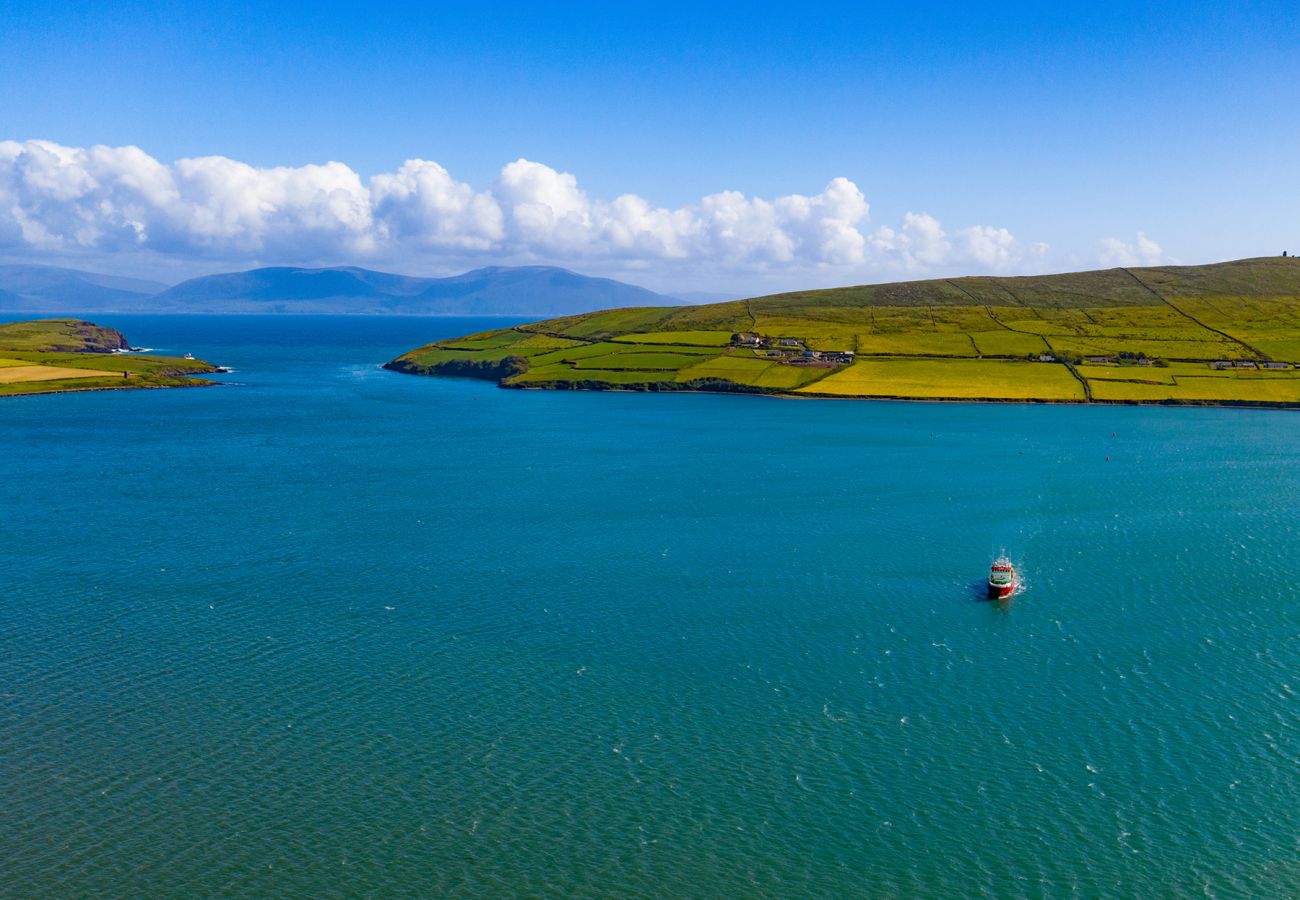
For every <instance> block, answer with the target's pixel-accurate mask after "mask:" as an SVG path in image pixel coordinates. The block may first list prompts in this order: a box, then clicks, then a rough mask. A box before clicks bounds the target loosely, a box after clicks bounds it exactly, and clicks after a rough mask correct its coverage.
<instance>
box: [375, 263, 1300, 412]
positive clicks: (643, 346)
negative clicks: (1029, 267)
mask: <svg viewBox="0 0 1300 900" xmlns="http://www.w3.org/2000/svg"><path fill="white" fill-rule="evenodd" d="M1298 363H1300V260H1297V259H1295V258H1292V257H1265V258H1258V259H1243V260H1236V261H1233V262H1224V263H1216V264H1213V265H1203V266H1160V267H1148V268H1116V269H1105V270H1100V271H1092V272H1077V273H1069V274H1060V275H1042V276H1028V277H1008V278H1004V277H965V278H952V279H935V280H929V281H912V282H900V283H895V284H877V285H862V286H858V287H846V288H832V289H828V290H815V291H801V292H796V293H788V294H777V295H773V296H768V297H757V298H754V299H751V300H740V301H734V302H729V303H713V304H707V305H701V306H688V307H634V308H626V309H612V310H604V311H600V312H592V313H586V314H583V315H576V316H565V317H563V318H557V319H548V320H546V321H542V322H535V323H532V324H527V325H519V326H516V327H513V328H503V329H498V330H495V331H488V332H483V333H480V334H473V335H469V336H466V337H462V338H457V339H454V340H447V341H438V342H436V343H432V344H428V345H426V346H424V347H420V348H418V349H416V350H412V351H410V352H408V353H405V354H403V355H402V356H400V357H398V358H397V359H395V360H392V361H391V362H389V363H387V364H386V368H388V369H392V370H394V371H398V372H407V373H412V374H419V375H455V376H471V377H477V378H487V379H491V380H494V381H496V382H497V383H498V384H500V385H501V386H502V387H514V388H550V389H583V390H638V391H737V392H745V393H759V394H778V395H786V396H795V397H858V398H876V399H907V400H965V401H972V400H974V401H979V400H988V401H1023V402H1058V403H1096V402H1100V403H1162V404H1208V405H1258V406H1286V407H1300V369H1297V364H1298Z"/></svg>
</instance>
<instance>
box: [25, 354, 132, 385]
mask: <svg viewBox="0 0 1300 900" xmlns="http://www.w3.org/2000/svg"><path fill="white" fill-rule="evenodd" d="M11 363H12V361H11V360H5V361H4V362H3V363H0V384H15V383H17V382H20V381H58V380H60V379H63V378H121V377H122V373H121V372H105V371H103V370H100V369H69V368H65V367H63V366H31V365H25V364H19V365H12V364H11Z"/></svg>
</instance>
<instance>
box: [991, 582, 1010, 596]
mask: <svg viewBox="0 0 1300 900" xmlns="http://www.w3.org/2000/svg"><path fill="white" fill-rule="evenodd" d="M1015 592H1016V583H1015V582H1014V581H1013V582H1011V584H1005V585H1001V586H998V585H992V584H990V585H989V599H990V600H1005V599H1006V598H1007V597H1010V596H1011V595H1012V594H1014V593H1015Z"/></svg>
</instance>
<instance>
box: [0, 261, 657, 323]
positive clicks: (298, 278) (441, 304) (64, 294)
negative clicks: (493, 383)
mask: <svg viewBox="0 0 1300 900" xmlns="http://www.w3.org/2000/svg"><path fill="white" fill-rule="evenodd" d="M680 302H681V301H680V300H677V299H676V298H673V297H665V296H663V295H662V294H656V293H654V292H653V291H648V290H646V289H645V288H640V287H636V286H634V285H630V284H624V283H623V282H621V281H614V280H612V279H609V278H590V277H588V276H586V275H579V274H578V273H576V272H570V271H569V270H567V269H558V268H553V267H550V266H517V267H503V266H497V267H491V268H486V269H475V270H474V271H472V272H466V273H465V274H464V275H455V276H452V277H450V278H414V277H410V276H407V275H394V274H392V273H389V272H374V271H371V270H369V269H358V268H353V267H338V268H329V269H299V268H292V267H284V266H281V267H274V268H264V269H250V270H248V271H246V272H228V273H224V274H220V275H205V276H203V277H201V278H192V279H190V280H189V281H184V282H181V283H180V284H178V285H175V286H174V287H167V286H166V285H164V284H159V283H157V282H152V281H141V280H138V279H131V278H116V277H113V276H110V275H97V274H95V273H93V272H82V271H79V270H77V269H62V268H57V267H54V266H0V309H7V310H15V311H22V312H41V313H48V314H51V315H54V314H88V313H95V312H164V313H166V312H189V313H368V314H397V315H512V316H513V315H519V316H563V315H571V314H574V313H583V312H590V311H592V310H593V309H605V308H608V307H614V306H664V305H675V304H679V303H680Z"/></svg>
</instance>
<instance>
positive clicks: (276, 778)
mask: <svg viewBox="0 0 1300 900" xmlns="http://www.w3.org/2000/svg"><path fill="white" fill-rule="evenodd" d="M109 324H114V325H117V326H118V327H121V328H122V329H123V330H124V331H126V332H127V334H128V336H129V337H130V338H131V339H132V340H133V341H134V342H136V343H138V344H144V345H146V346H151V347H158V348H164V349H167V350H171V351H174V352H185V351H192V352H194V353H195V355H197V356H200V357H203V358H207V359H210V360H212V361H214V362H218V363H223V364H227V365H230V366H232V367H233V368H234V369H235V370H236V371H235V372H233V373H232V374H231V375H229V376H226V377H227V379H228V380H229V381H231V382H232V383H233V384H232V385H231V386H228V387H221V388H210V389H204V390H191V391H139V392H121V393H88V394H80V395H76V394H74V395H63V396H49V397H28V398H21V399H13V400H6V401H3V402H0V459H3V461H4V468H3V479H0V512H2V513H3V518H2V519H0V584H3V587H4V595H5V596H4V601H3V603H2V604H0V773H3V777H0V872H3V873H4V875H3V879H2V882H3V883H2V884H0V893H3V894H5V895H10V896H31V897H38V896H41V897H45V896H91V895H117V896H162V895H167V896H193V895H203V894H221V895H226V896H248V895H254V894H256V895H269V894H273V895H280V896H301V897H316V896H360V895H372V896H405V895H410V896H416V895H424V896H428V895H433V894H441V893H446V894H456V895H464V896H484V897H495V896H502V895H510V894H551V895H556V896H591V895H601V894H617V895H625V896H664V895H675V896H721V895H726V896H776V897H784V896H794V895H823V896H849V895H854V896H953V895H961V896H980V895H983V896H996V897H1014V896H1025V897H1042V896H1062V895H1070V894H1077V895H1080V896H1089V897H1091V896H1152V895H1159V896H1190V895H1209V896H1221V897H1229V896H1249V895H1253V896H1262V895H1270V896H1285V895H1295V894H1297V893H1300V844H1298V841H1300V740H1298V739H1297V727H1298V726H1300V712H1298V710H1300V707H1298V705H1297V702H1298V698H1297V691H1298V690H1300V587H1297V585H1298V584H1300V549H1298V548H1300V543H1298V541H1297V538H1298V537H1300V509H1297V503H1296V498H1297V497H1300V418H1297V417H1296V416H1294V415H1292V414H1288V413H1283V412H1276V411H1259V410H1223V409H1134V408H1103V407H1088V408H1084V407H1032V406H1014V405H1007V406H981V405H934V404H907V403H862V402H835V401H801V402H794V401H780V400H772V399H767V398H750V397H726V396H690V395H649V394H600V393H541V392H519V391H502V390H497V389H495V388H494V387H492V386H491V385H488V384H486V383H482V382H474V381H461V380H443V379H427V378H414V377H410V376H403V375H396V374H392V373H388V372H384V371H382V370H380V369H378V368H377V367H376V363H378V362H381V361H383V360H385V359H388V358H390V357H392V356H393V355H395V354H396V353H398V352H400V351H401V350H404V349H407V348H409V347H411V346H413V345H415V344H418V343H422V342H424V341H427V340H430V339H433V338H435V337H439V336H448V335H452V334H459V333H464V332H466V331H469V330H474V329H477V328H483V327H489V326H490V325H492V324H494V323H488V322H483V321H481V320H480V321H466V320H437V319H423V320H420V319H378V320H366V319H275V318H267V319H257V318H226V319H214V318H204V317H172V318H165V317H159V318H149V317H128V316H121V317H115V318H114V319H113V321H112V322H110V323H109ZM1108 457H1109V458H1108ZM1002 547H1006V549H1007V550H1008V552H1009V553H1010V554H1011V555H1012V557H1013V558H1014V559H1015V560H1016V561H1017V562H1018V563H1019V565H1020V566H1021V567H1022V570H1023V572H1024V573H1025V576H1026V581H1027V586H1026V589H1025V590H1024V592H1023V593H1022V594H1021V595H1019V596H1018V597H1016V598H1015V599H1014V600H1013V601H1012V602H1011V603H1010V604H1009V605H1006V606H998V605H995V604H991V603H988V602H983V601H981V600H980V599H979V598H980V583H981V580H982V578H983V577H984V576H985V575H986V573H987V567H988V564H989V561H990V559H991V557H992V556H993V554H995V553H996V552H997V551H998V550H999V549H1001V548H1002Z"/></svg>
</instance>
